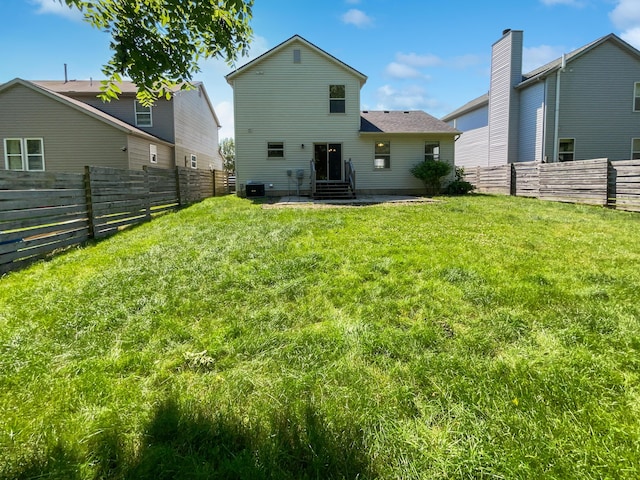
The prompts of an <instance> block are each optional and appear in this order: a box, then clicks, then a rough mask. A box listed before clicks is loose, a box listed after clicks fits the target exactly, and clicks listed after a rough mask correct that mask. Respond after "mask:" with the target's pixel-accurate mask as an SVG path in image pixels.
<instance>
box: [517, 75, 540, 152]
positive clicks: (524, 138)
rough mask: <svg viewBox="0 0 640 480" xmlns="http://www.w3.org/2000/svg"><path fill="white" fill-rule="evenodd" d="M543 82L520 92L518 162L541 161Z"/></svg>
mask: <svg viewBox="0 0 640 480" xmlns="http://www.w3.org/2000/svg"><path fill="white" fill-rule="evenodd" d="M545 108H546V106H545V84H544V83H543V82H540V83H536V84H535V85H532V86H531V87H528V88H526V89H524V90H522V91H521V92H520V125H519V133H520V138H519V141H518V149H519V152H518V157H517V160H516V161H518V162H533V161H535V162H541V161H542V143H543V138H544V117H545Z"/></svg>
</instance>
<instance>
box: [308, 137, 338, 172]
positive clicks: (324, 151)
mask: <svg viewBox="0 0 640 480" xmlns="http://www.w3.org/2000/svg"><path fill="white" fill-rule="evenodd" d="M313 148H314V157H313V158H314V162H315V165H316V179H317V180H333V181H336V180H337V181H340V180H342V145H341V144H339V143H315V144H314V145H313Z"/></svg>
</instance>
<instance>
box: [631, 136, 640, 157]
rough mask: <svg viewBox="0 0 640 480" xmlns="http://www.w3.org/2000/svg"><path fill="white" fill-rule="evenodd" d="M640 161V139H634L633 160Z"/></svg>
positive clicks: (632, 142) (632, 145)
mask: <svg viewBox="0 0 640 480" xmlns="http://www.w3.org/2000/svg"><path fill="white" fill-rule="evenodd" d="M639 159H640V138H634V139H632V141H631V160H639Z"/></svg>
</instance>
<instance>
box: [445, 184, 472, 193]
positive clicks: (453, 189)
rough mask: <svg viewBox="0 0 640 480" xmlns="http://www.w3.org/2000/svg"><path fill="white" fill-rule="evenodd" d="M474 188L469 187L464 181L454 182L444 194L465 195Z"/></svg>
mask: <svg viewBox="0 0 640 480" xmlns="http://www.w3.org/2000/svg"><path fill="white" fill-rule="evenodd" d="M474 188H475V187H474V186H473V185H471V184H470V183H469V182H465V181H464V180H454V181H453V182H451V183H450V184H449V185H447V188H446V189H445V193H447V194H449V195H464V194H465V193H469V192H470V191H471V190H473V189H474Z"/></svg>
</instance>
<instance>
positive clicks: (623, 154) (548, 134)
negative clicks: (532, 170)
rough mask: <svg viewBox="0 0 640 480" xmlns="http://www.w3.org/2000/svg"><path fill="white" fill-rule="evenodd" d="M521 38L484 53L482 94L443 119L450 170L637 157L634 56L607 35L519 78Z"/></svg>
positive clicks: (638, 102)
mask: <svg viewBox="0 0 640 480" xmlns="http://www.w3.org/2000/svg"><path fill="white" fill-rule="evenodd" d="M522 48H523V33H522V31H516V30H505V31H504V32H503V36H502V38H501V39H500V40H498V41H497V42H496V43H495V44H494V45H493V49H492V59H491V82H490V90H489V93H488V94H486V95H482V96H481V97H479V98H477V99H475V100H472V101H471V102H469V103H467V104H466V105H464V106H462V107H461V108H459V109H457V110H455V111H454V112H452V113H450V114H448V115H446V116H445V117H443V118H442V120H443V121H445V122H447V123H449V124H450V125H451V126H453V127H455V128H457V129H458V130H461V131H462V132H464V133H463V134H462V136H461V137H460V138H459V139H458V141H457V143H456V165H457V166H462V167H473V166H484V167H486V166H499V165H505V164H508V163H514V162H530V161H536V162H563V161H572V160H586V159H591V158H604V157H606V158H609V159H611V160H625V159H631V158H638V157H640V52H639V51H638V50H636V49H635V48H633V47H632V46H631V45H629V44H628V43H626V42H624V41H623V40H621V39H620V38H618V37H617V36H615V35H613V34H610V35H607V36H605V37H602V38H600V39H598V40H596V41H594V42H592V43H590V44H588V45H585V46H583V47H582V48H579V49H577V50H575V51H573V52H571V53H569V54H566V55H563V57H561V58H558V59H557V60H555V61H553V62H551V63H548V64H546V65H543V66H541V67H540V68H537V69H535V70H533V71H532V72H529V73H526V74H524V75H523V74H522Z"/></svg>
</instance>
